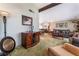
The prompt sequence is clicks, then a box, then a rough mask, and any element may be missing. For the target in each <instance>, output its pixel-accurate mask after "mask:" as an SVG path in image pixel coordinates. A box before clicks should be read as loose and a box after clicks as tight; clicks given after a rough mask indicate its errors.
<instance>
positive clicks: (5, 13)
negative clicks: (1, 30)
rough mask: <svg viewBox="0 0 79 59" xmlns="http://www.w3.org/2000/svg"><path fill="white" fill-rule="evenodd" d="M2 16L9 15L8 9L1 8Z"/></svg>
mask: <svg viewBox="0 0 79 59" xmlns="http://www.w3.org/2000/svg"><path fill="white" fill-rule="evenodd" d="M0 16H9V13H8V12H7V11H3V10H0Z"/></svg>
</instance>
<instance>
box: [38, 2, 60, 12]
mask: <svg viewBox="0 0 79 59" xmlns="http://www.w3.org/2000/svg"><path fill="white" fill-rule="evenodd" d="M59 4H61V3H51V4H49V5H47V6H45V7H42V8H40V9H39V12H42V11H44V10H47V9H49V8H52V7H54V6H57V5H59Z"/></svg>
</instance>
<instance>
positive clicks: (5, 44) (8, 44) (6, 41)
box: [0, 10, 16, 55]
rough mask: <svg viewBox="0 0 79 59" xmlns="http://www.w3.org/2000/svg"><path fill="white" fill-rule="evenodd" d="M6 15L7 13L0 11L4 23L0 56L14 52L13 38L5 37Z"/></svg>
mask: <svg viewBox="0 0 79 59" xmlns="http://www.w3.org/2000/svg"><path fill="white" fill-rule="evenodd" d="M8 15H9V13H8V12H6V11H2V10H0V16H1V17H2V18H3V23H4V38H3V39H2V40H1V42H0V49H1V51H2V52H3V53H1V54H0V55H7V54H8V53H10V52H11V51H13V50H14V48H15V45H16V43H15V40H14V38H12V37H10V36H6V33H7V32H6V22H7V16H8Z"/></svg>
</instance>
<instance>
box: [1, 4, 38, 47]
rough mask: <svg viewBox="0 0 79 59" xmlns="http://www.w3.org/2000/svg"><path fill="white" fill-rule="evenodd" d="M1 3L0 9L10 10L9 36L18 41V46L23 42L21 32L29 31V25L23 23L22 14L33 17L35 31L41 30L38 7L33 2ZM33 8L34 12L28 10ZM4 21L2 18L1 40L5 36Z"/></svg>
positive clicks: (8, 19)
mask: <svg viewBox="0 0 79 59" xmlns="http://www.w3.org/2000/svg"><path fill="white" fill-rule="evenodd" d="M22 5H23V4H0V10H4V11H7V12H9V13H10V14H9V16H8V17H7V36H12V37H13V38H14V39H15V41H16V46H18V45H20V44H21V32H26V31H29V29H30V27H29V26H24V25H22V16H21V15H26V16H30V17H33V26H34V32H37V31H39V28H38V26H39V19H38V11H37V8H36V7H35V6H34V5H33V4H24V5H23V6H24V7H23V6H22ZM28 9H32V10H33V11H34V13H31V12H29V11H28ZM3 33H4V30H3V22H2V19H1V18H0V40H1V39H2V38H3V36H4V34H3Z"/></svg>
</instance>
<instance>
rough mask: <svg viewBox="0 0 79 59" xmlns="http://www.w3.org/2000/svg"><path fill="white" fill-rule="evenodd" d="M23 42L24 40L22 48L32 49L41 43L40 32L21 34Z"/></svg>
mask: <svg viewBox="0 0 79 59" xmlns="http://www.w3.org/2000/svg"><path fill="white" fill-rule="evenodd" d="M21 40H22V46H23V47H24V48H30V47H32V46H34V45H36V44H37V43H38V42H39V40H40V33H39V32H33V33H31V32H26V33H21Z"/></svg>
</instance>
